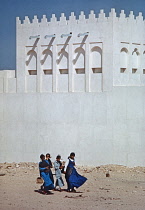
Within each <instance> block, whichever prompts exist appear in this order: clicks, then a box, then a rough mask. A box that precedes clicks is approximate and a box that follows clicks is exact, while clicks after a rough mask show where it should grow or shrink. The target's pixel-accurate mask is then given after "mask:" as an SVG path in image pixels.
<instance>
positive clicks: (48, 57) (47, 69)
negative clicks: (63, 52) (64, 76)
mask: <svg viewBox="0 0 145 210" xmlns="http://www.w3.org/2000/svg"><path fill="white" fill-rule="evenodd" d="M41 65H42V68H43V71H44V74H52V51H51V50H49V49H45V50H44V51H43V52H42V60H41Z"/></svg>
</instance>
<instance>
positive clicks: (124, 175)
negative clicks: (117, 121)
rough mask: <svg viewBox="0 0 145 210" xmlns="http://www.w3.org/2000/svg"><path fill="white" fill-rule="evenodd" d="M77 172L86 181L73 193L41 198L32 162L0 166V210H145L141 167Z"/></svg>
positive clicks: (94, 169)
mask: <svg viewBox="0 0 145 210" xmlns="http://www.w3.org/2000/svg"><path fill="white" fill-rule="evenodd" d="M77 170H78V172H79V173H80V174H81V175H84V176H85V177H87V178H88V180H87V182H86V183H85V184H84V185H83V186H82V187H80V188H79V189H77V193H68V192H66V191H63V192H58V191H52V194H50V195H43V194H41V193H40V191H39V189H40V184H36V178H37V177H38V176H39V172H38V166H37V164H36V163H19V164H16V163H11V164H9V163H3V164H0V210H18V209H20V210H24V209H27V210H30V209H35V210H37V209H51V210H62V209H63V210H64V209H66V210H67V209H72V210H74V209H75V210H80V209H83V210H106V209H107V210H120V209H121V210H145V167H135V168H127V167H125V166H118V165H106V166H99V167H80V166H79V167H77ZM108 171H109V174H110V177H106V173H107V172H108ZM63 179H64V180H65V178H64V175H63ZM64 189H66V185H65V186H64Z"/></svg>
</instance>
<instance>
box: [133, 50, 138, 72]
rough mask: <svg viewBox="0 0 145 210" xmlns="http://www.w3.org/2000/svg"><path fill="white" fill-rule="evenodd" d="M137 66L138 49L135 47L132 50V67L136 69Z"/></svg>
mask: <svg viewBox="0 0 145 210" xmlns="http://www.w3.org/2000/svg"><path fill="white" fill-rule="evenodd" d="M138 66H139V52H138V49H137V48H135V49H134V51H133V52H132V69H136V70H137V69H138Z"/></svg>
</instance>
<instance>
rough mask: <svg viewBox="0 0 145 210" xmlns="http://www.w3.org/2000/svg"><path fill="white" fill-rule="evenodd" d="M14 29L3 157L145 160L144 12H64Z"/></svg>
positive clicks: (2, 113)
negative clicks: (74, 155) (13, 62)
mask: <svg viewBox="0 0 145 210" xmlns="http://www.w3.org/2000/svg"><path fill="white" fill-rule="evenodd" d="M16 27H17V33H16V42H17V57H16V63H17V67H16V71H8V70H7V71H6V70H5V71H1V72H0V104H1V107H2V109H1V110H0V125H1V127H0V137H1V139H2V145H3V148H2V149H1V150H2V151H1V154H0V155H1V157H0V158H1V161H37V160H38V157H39V153H43V152H44V153H45V152H50V153H52V155H54V156H56V155H57V154H58V153H61V155H62V156H63V158H65V157H67V155H68V154H69V153H70V152H71V151H75V152H76V153H77V157H78V160H79V163H80V164H89V165H99V164H111V163H112V164H124V165H128V166H135V165H141V166H145V153H144V147H145V141H144V136H145V21H144V20H143V16H142V14H141V13H139V16H137V17H134V15H133V12H132V11H131V12H130V15H129V17H126V15H125V14H124V10H122V11H121V13H120V16H119V17H117V16H116V13H115V9H111V12H110V13H109V17H106V15H105V13H104V11H103V10H101V11H100V13H99V15H98V17H96V15H95V14H94V11H91V12H90V14H89V17H88V18H86V17H85V15H84V12H81V13H80V15H79V18H78V19H76V17H75V15H74V13H71V16H70V17H69V18H68V20H67V19H66V17H65V15H64V14H63V13H62V14H61V17H60V19H59V20H57V18H56V17H55V15H52V18H51V19H50V21H48V20H47V18H46V16H45V15H44V16H43V18H42V19H41V21H40V22H39V21H38V18H37V16H34V19H33V20H32V22H31V21H30V20H29V18H28V17H25V20H24V21H23V23H22V22H21V20H20V19H19V18H17V26H16ZM8 154H9V155H8ZM86 154H87V156H86Z"/></svg>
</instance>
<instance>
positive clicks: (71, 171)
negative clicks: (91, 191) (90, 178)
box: [65, 159, 87, 190]
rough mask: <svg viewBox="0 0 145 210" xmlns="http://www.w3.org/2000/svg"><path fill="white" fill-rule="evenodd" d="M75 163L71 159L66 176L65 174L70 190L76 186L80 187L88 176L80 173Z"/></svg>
mask: <svg viewBox="0 0 145 210" xmlns="http://www.w3.org/2000/svg"><path fill="white" fill-rule="evenodd" d="M74 165H75V162H74V161H71V160H70V159H69V164H68V166H67V169H66V176H65V178H66V182H67V184H68V190H70V189H73V188H74V187H76V188H78V187H80V186H81V185H83V184H84V183H85V182H86V181H87V178H86V177H84V176H81V175H80V174H78V172H77V171H76V169H75V167H74Z"/></svg>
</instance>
